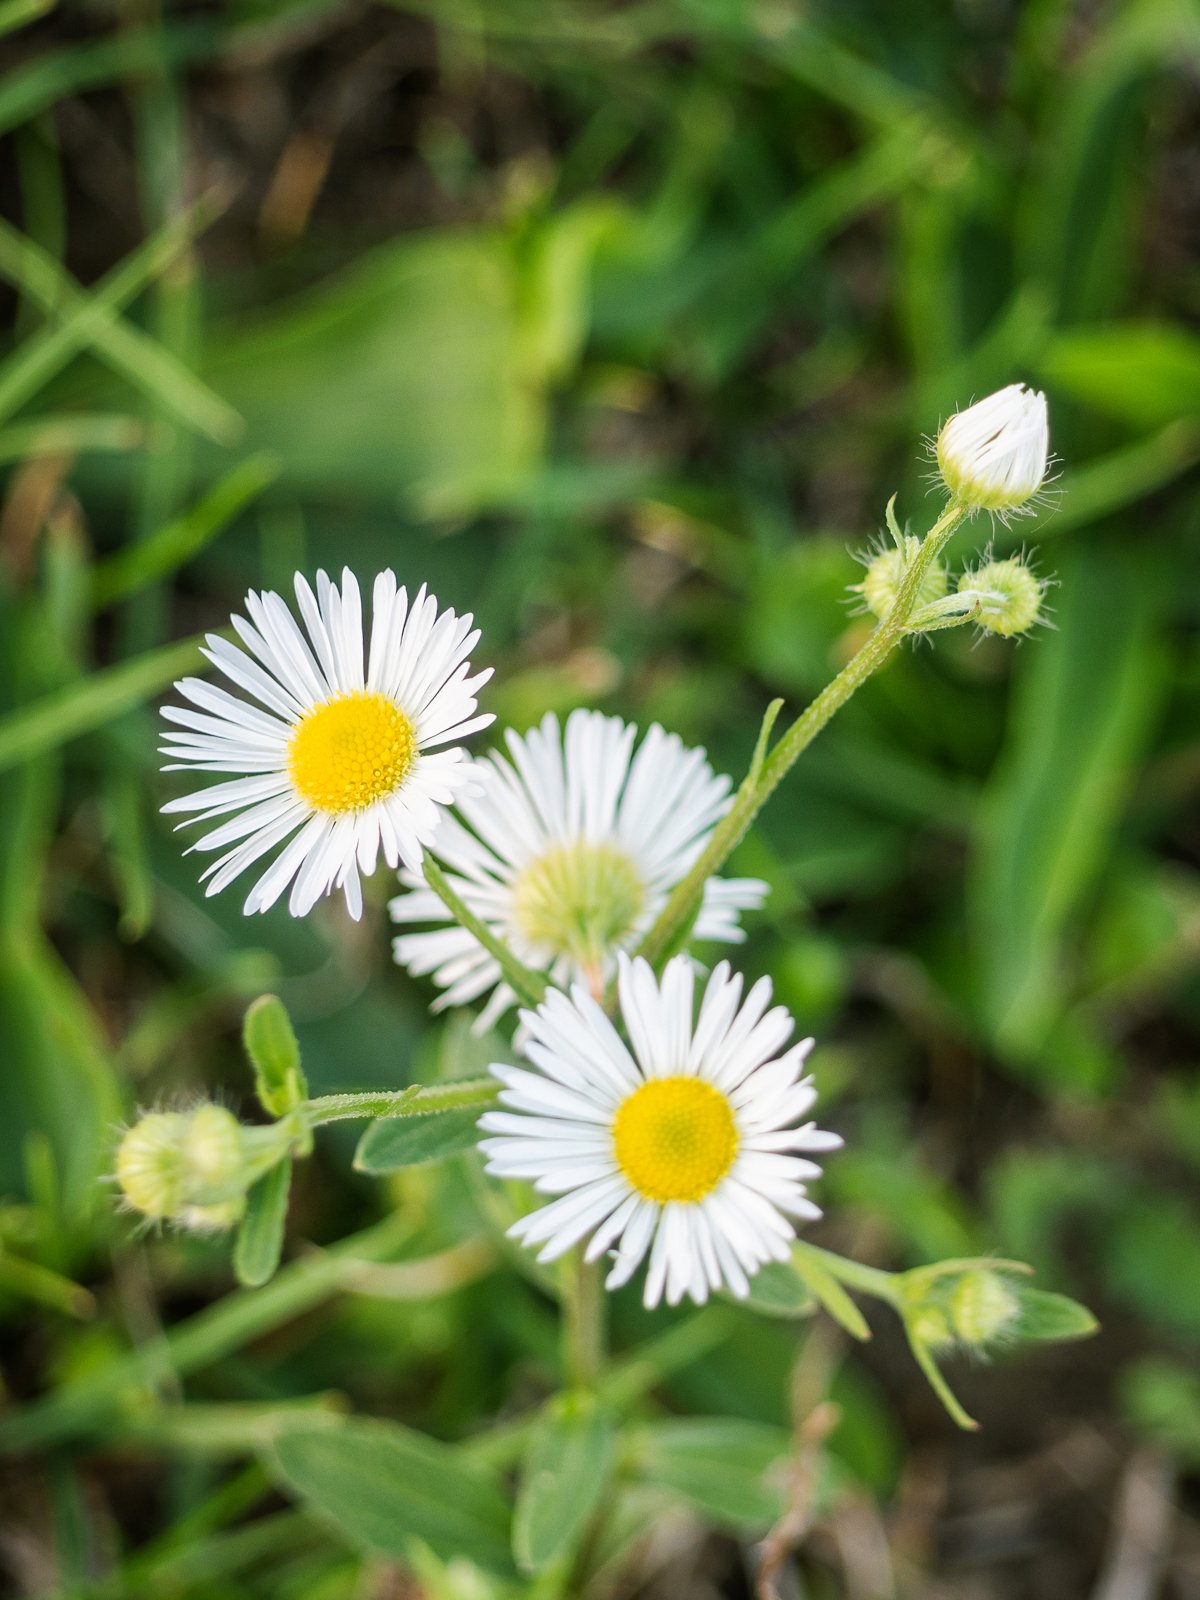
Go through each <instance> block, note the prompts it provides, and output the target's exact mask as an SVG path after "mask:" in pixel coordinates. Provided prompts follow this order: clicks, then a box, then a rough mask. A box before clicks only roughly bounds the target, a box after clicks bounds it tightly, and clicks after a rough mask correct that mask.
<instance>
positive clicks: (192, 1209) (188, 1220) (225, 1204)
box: [175, 1194, 246, 1233]
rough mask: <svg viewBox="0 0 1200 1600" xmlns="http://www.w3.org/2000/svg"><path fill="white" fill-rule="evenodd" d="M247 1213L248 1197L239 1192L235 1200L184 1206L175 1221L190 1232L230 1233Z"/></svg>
mask: <svg viewBox="0 0 1200 1600" xmlns="http://www.w3.org/2000/svg"><path fill="white" fill-rule="evenodd" d="M245 1215H246V1197H245V1195H244V1194H239V1195H237V1196H236V1197H235V1198H234V1199H233V1200H222V1201H221V1202H220V1204H219V1205H214V1206H184V1208H183V1210H182V1211H181V1212H180V1213H179V1215H178V1216H177V1217H176V1218H175V1221H176V1222H178V1224H179V1226H180V1227H181V1228H186V1229H187V1230H188V1232H189V1233H228V1231H229V1229H230V1228H236V1227H237V1225H238V1223H239V1222H240V1221H241V1220H242V1218H243V1217H244V1216H245Z"/></svg>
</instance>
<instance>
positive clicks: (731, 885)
mask: <svg viewBox="0 0 1200 1600" xmlns="http://www.w3.org/2000/svg"><path fill="white" fill-rule="evenodd" d="M505 738H506V740H507V743H508V750H509V755H510V756H511V758H512V759H511V762H510V761H507V760H506V759H505V758H504V756H502V755H500V754H499V753H496V752H493V753H492V754H491V755H489V756H488V757H486V758H485V759H483V760H478V761H474V762H472V770H473V771H474V772H475V774H476V775H477V778H478V783H477V785H476V787H475V790H474V792H473V793H471V794H470V795H464V796H462V798H461V799H460V800H459V802H458V805H457V810H458V813H459V815H460V816H461V817H462V818H463V820H464V821H465V823H466V824H467V826H466V827H464V826H463V824H462V822H460V821H458V819H457V818H456V817H454V816H447V817H445V818H443V820H442V823H441V825H440V826H439V828H438V833H437V838H436V839H435V841H434V844H433V849H434V851H435V853H436V854H437V855H438V856H439V857H440V858H441V859H442V861H444V862H445V864H446V866H447V867H448V869H449V874H448V875H449V880H450V882H451V884H452V885H453V887H454V888H455V890H456V891H457V892H458V894H459V895H461V896H462V898H463V900H464V901H465V902H466V904H467V906H468V907H469V909H470V910H471V911H473V912H474V913H475V915H476V916H477V917H479V919H480V920H481V921H482V922H484V923H485V924H486V925H487V926H488V927H489V928H490V929H491V930H492V932H493V933H495V935H496V936H497V938H499V939H502V940H503V941H504V943H505V944H506V945H507V946H508V948H509V949H510V950H512V952H513V954H514V955H516V956H517V957H518V958H519V959H520V960H521V961H522V962H524V963H525V965H526V966H529V967H534V968H536V969H537V970H538V971H540V972H545V973H547V974H548V975H549V977H550V979H551V981H552V982H553V983H555V984H557V985H558V986H559V987H560V988H565V987H566V986H567V985H568V984H569V983H571V982H574V981H578V980H583V981H585V982H586V983H588V984H589V985H590V986H591V987H592V988H593V989H599V988H601V987H602V986H603V985H604V984H605V983H606V982H607V980H608V978H609V977H610V976H611V974H612V972H613V970H614V961H615V956H616V952H617V950H618V949H621V948H628V947H632V946H633V945H635V944H637V942H638V941H639V940H640V939H641V937H642V935H643V934H644V933H645V932H646V930H647V929H648V928H649V927H650V925H651V924H652V923H653V921H654V919H655V917H656V916H657V915H658V913H659V911H660V910H661V909H662V907H663V905H664V903H665V902H666V899H667V896H668V895H669V894H670V892H671V890H672V889H673V888H674V887H675V885H676V884H677V883H678V882H679V880H680V879H681V878H682V877H683V876H684V874H685V873H686V872H687V870H688V868H689V867H690V866H691V865H692V863H693V862H694V861H695V859H696V857H697V856H698V855H699V854H700V852H701V850H703V848H704V846H705V844H706V843H707V842H708V838H709V835H710V833H711V831H712V829H713V827H714V826H715V824H716V823H717V821H718V819H719V818H720V817H722V816H723V815H724V814H725V812H726V811H727V810H728V809H729V806H730V804H731V803H732V800H731V795H730V782H729V779H728V778H725V777H718V776H717V775H716V774H715V773H714V772H713V770H712V768H711V767H710V766H709V764H708V762H707V761H706V760H705V757H704V751H703V750H689V749H687V748H686V747H685V745H684V744H683V742H682V741H681V740H680V739H679V738H678V737H677V736H676V735H675V734H668V733H664V732H663V730H662V729H661V728H660V727H659V726H658V725H657V724H655V725H654V726H653V727H652V728H651V729H650V730H649V732H648V733H647V734H646V737H645V738H644V739H643V740H642V742H641V744H640V746H639V747H638V749H637V751H636V753H635V752H634V742H635V740H636V738H637V729H636V728H635V727H633V726H632V725H631V724H629V723H626V722H622V721H621V719H620V718H619V717H606V716H604V715H603V714H602V713H600V712H598V711H573V712H572V713H571V715H570V716H569V717H568V718H567V726H566V736H565V739H564V737H563V735H562V733H561V732H560V730H559V724H558V718H557V717H555V716H554V715H553V714H549V715H547V716H546V717H544V718H543V720H542V723H541V726H540V727H537V728H533V729H531V730H530V731H529V732H528V733H527V734H525V735H524V737H522V736H521V735H520V734H516V733H513V732H511V731H508V732H507V733H506V735H505ZM401 881H402V882H403V883H404V884H405V885H406V886H407V888H408V890H409V893H407V894H402V895H399V896H397V898H396V899H395V900H393V901H392V902H391V906H390V910H391V913H392V917H393V920H394V921H396V922H398V923H429V922H432V923H438V924H441V926H439V927H437V928H436V929H435V930H433V931H428V930H427V931H424V932H421V933H409V934H402V935H400V937H399V938H397V939H396V941H395V954H396V960H397V961H398V962H399V963H400V965H401V966H404V967H407V968H408V970H409V971H410V972H412V973H414V974H417V975H424V974H426V973H432V974H433V979H434V982H435V983H437V984H438V985H439V986H440V987H441V988H442V989H444V990H445V993H444V994H443V995H441V996H440V997H439V999H438V1001H437V1002H436V1006H435V1009H442V1008H444V1007H446V1006H458V1005H466V1004H468V1003H469V1002H470V1001H472V1000H475V999H478V997H479V996H480V995H482V994H484V993H486V992H487V991H489V990H491V991H492V994H491V998H490V1000H489V1001H488V1004H487V1005H486V1007H485V1008H484V1011H483V1014H482V1015H481V1017H480V1018H479V1021H478V1023H477V1027H478V1028H479V1029H480V1030H482V1029H484V1028H487V1027H490V1026H491V1024H492V1023H493V1022H494V1021H495V1020H496V1018H497V1017H499V1016H501V1015H502V1014H503V1013H504V1012H505V1011H506V1010H508V1008H509V1007H510V1006H511V1005H512V1004H513V1003H514V1001H515V999H516V996H515V995H514V994H513V992H512V990H511V989H510V988H509V987H508V985H507V984H506V983H504V982H503V981H502V979H501V972H500V967H499V965H498V963H497V962H496V960H495V959H494V958H493V957H492V956H490V955H489V954H488V952H487V951H486V950H484V949H483V947H482V946H481V945H479V944H478V943H477V942H476V940H475V939H474V937H473V936H472V935H471V934H470V933H468V932H467V931H466V930H465V929H464V928H460V927H459V926H458V925H457V923H450V924H449V925H448V926H447V925H446V924H447V922H448V917H447V913H446V909H445V907H444V906H443V904H442V902H441V901H440V900H439V899H438V898H437V896H436V895H435V894H434V893H433V892H432V891H431V890H430V889H428V888H427V887H426V886H425V884H424V882H423V880H422V879H421V878H420V877H418V876H417V874H416V873H415V872H408V873H401ZM766 892H767V886H766V884H764V883H759V882H758V881H757V880H756V879H752V878H732V879H721V878H713V879H710V880H709V882H708V884H707V885H706V886H705V891H704V901H703V905H702V907H701V910H700V914H699V916H698V917H697V919H696V924H695V928H694V930H693V937H694V938H696V939H713V940H720V941H723V942H725V943H736V942H738V941H740V940H742V939H744V938H745V934H744V933H743V932H742V930H741V928H740V927H739V926H738V913H739V912H740V911H746V910H751V909H753V908H756V907H757V906H759V905H761V904H762V902H763V899H764V897H765V895H766Z"/></svg>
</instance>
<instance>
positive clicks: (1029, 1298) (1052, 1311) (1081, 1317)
mask: <svg viewBox="0 0 1200 1600" xmlns="http://www.w3.org/2000/svg"><path fill="white" fill-rule="evenodd" d="M1011 1287H1012V1288H1013V1289H1015V1290H1016V1293H1017V1298H1018V1300H1019V1301H1020V1308H1021V1309H1020V1311H1019V1313H1018V1315H1017V1318H1016V1320H1015V1321H1014V1322H1012V1323H1011V1324H1010V1325H1009V1327H1007V1328H1006V1329H1005V1332H1006V1333H1009V1334H1011V1335H1012V1336H1013V1337H1014V1338H1017V1339H1045V1340H1057V1339H1086V1338H1087V1337H1088V1336H1089V1334H1093V1333H1095V1332H1096V1330H1097V1328H1098V1327H1099V1326H1100V1324H1099V1323H1098V1322H1097V1321H1096V1319H1095V1317H1094V1316H1093V1315H1092V1313H1091V1312H1090V1311H1089V1310H1088V1308H1087V1307H1086V1306H1081V1305H1080V1304H1079V1302H1078V1300H1071V1299H1069V1298H1068V1297H1067V1296H1066V1295H1065V1294H1052V1293H1051V1292H1050V1291H1049V1290H1048V1289H1031V1288H1029V1287H1027V1286H1026V1285H1025V1284H1023V1283H1022V1284H1015V1283H1014V1284H1013V1285H1012V1286H1011Z"/></svg>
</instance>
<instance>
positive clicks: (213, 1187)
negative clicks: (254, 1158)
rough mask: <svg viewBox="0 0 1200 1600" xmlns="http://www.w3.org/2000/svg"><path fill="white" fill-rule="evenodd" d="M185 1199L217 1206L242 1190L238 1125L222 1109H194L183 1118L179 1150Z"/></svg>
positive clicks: (241, 1146) (243, 1158) (242, 1162)
mask: <svg viewBox="0 0 1200 1600" xmlns="http://www.w3.org/2000/svg"><path fill="white" fill-rule="evenodd" d="M182 1158H183V1173H184V1185H185V1187H186V1190H187V1198H188V1200H190V1201H193V1202H196V1203H199V1204H201V1205H203V1204H206V1203H210V1204H219V1203H221V1202H222V1201H225V1200H228V1199H230V1198H231V1197H232V1196H234V1195H236V1194H238V1193H239V1192H241V1191H243V1190H244V1189H245V1187H246V1152H245V1141H244V1137H243V1129H242V1125H241V1123H240V1122H239V1121H238V1119H237V1118H236V1117H235V1116H234V1114H233V1112H232V1111H227V1110H226V1109H225V1107H224V1106H217V1105H203V1106H197V1108H196V1109H195V1111H193V1112H191V1114H190V1115H189V1116H188V1118H187V1129H186V1131H185V1133H184V1136H183V1147H182Z"/></svg>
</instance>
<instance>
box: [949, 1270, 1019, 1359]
mask: <svg viewBox="0 0 1200 1600" xmlns="http://www.w3.org/2000/svg"><path fill="white" fill-rule="evenodd" d="M949 1309H950V1322H951V1325H952V1326H953V1329H954V1332H955V1334H956V1335H957V1336H958V1337H959V1338H960V1339H961V1340H962V1342H963V1343H964V1344H969V1345H986V1344H990V1343H991V1342H992V1341H993V1340H994V1339H997V1338H999V1336H1000V1335H1001V1334H1002V1333H1003V1332H1004V1330H1005V1328H1007V1327H1008V1326H1009V1324H1010V1323H1011V1322H1012V1321H1013V1319H1014V1318H1015V1317H1016V1315H1017V1313H1018V1312H1019V1310H1020V1302H1019V1301H1018V1299H1017V1296H1016V1293H1015V1292H1014V1290H1013V1288H1012V1286H1011V1284H1009V1283H1008V1282H1006V1281H1005V1279H1004V1278H1002V1277H1001V1276H1000V1274H999V1273H998V1272H988V1271H979V1272H965V1273H964V1274H963V1275H962V1277H961V1278H960V1279H959V1280H958V1282H957V1283H956V1284H955V1285H954V1288H953V1290H952V1291H951V1294H950V1308H949Z"/></svg>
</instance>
